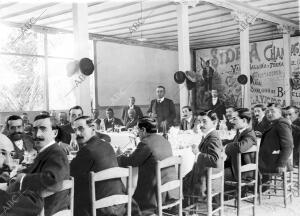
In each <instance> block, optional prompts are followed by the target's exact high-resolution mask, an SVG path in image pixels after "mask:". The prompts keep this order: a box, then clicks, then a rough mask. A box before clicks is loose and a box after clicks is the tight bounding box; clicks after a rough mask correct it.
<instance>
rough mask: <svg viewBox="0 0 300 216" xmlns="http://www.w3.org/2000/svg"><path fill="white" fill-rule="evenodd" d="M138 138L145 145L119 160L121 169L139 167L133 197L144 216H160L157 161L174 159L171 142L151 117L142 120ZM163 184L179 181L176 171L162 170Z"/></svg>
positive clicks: (139, 146)
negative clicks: (158, 213) (158, 131)
mask: <svg viewBox="0 0 300 216" xmlns="http://www.w3.org/2000/svg"><path fill="white" fill-rule="evenodd" d="M138 130H139V132H138V136H139V137H140V139H141V142H140V143H139V144H138V146H137V148H136V150H135V151H134V152H133V153H132V154H131V155H129V156H128V157H127V156H123V155H122V156H120V157H118V162H119V164H120V166H123V167H126V166H133V167H138V168H139V171H138V182H137V187H136V190H135V192H134V194H133V198H134V199H135V200H136V201H137V202H138V204H139V207H140V209H141V210H142V212H143V215H152V214H155V213H157V196H158V195H157V182H156V162H157V161H158V160H163V159H166V158H168V157H171V156H172V155H173V154H172V148H171V144H170V142H169V141H168V140H166V139H165V138H163V137H162V136H160V135H158V134H156V122H155V121H154V120H153V119H150V118H147V117H145V118H142V119H140V120H139V123H138ZM161 176H162V184H163V183H165V182H167V181H170V180H173V179H176V171H175V168H172V167H170V168H166V169H165V170H163V171H162V175H161ZM176 192H177V191H172V192H170V193H168V197H164V198H163V202H164V201H165V199H166V198H174V199H176V198H178V196H176Z"/></svg>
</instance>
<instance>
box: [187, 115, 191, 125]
mask: <svg viewBox="0 0 300 216" xmlns="http://www.w3.org/2000/svg"><path fill="white" fill-rule="evenodd" d="M192 118H193V116H192V115H191V116H190V117H189V118H187V119H186V120H187V121H188V123H191V121H192Z"/></svg>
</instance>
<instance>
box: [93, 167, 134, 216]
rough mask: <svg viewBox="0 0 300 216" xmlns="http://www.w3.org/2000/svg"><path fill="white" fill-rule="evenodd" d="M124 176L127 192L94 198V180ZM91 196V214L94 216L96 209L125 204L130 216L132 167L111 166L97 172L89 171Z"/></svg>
mask: <svg viewBox="0 0 300 216" xmlns="http://www.w3.org/2000/svg"><path fill="white" fill-rule="evenodd" d="M118 178H120V179H121V178H126V180H127V187H126V188H127V194H115V195H111V196H108V197H104V198H102V199H99V200H96V187H95V184H96V182H99V181H105V180H109V179H118ZM90 184H91V197H92V212H93V215H92V216H96V215H97V214H96V212H97V209H100V208H106V207H110V206H113V205H120V204H127V216H131V201H132V167H131V166H129V167H128V168H121V167H113V168H109V169H106V170H102V171H99V172H97V173H94V172H91V173H90Z"/></svg>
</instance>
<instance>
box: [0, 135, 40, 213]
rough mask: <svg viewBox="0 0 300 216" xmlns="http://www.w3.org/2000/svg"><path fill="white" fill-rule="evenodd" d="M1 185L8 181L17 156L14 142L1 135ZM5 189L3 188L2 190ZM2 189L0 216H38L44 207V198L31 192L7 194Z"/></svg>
mask: <svg viewBox="0 0 300 216" xmlns="http://www.w3.org/2000/svg"><path fill="white" fill-rule="evenodd" d="M0 152H1V154H0V183H2V185H3V184H4V185H5V183H6V182H7V181H8V179H9V174H10V172H11V170H12V169H13V163H12V161H13V156H14V154H15V150H14V146H13V144H12V142H11V141H10V140H9V139H8V138H7V137H6V136H5V135H3V134H0ZM2 189H3V188H2ZM2 189H1V188H0V215H7V216H13V215H19V216H36V215H38V214H39V213H40V212H41V210H42V207H43V200H42V198H41V197H40V196H39V195H38V194H36V193H35V192H32V191H30V190H25V191H23V192H16V193H7V192H6V191H4V190H2Z"/></svg>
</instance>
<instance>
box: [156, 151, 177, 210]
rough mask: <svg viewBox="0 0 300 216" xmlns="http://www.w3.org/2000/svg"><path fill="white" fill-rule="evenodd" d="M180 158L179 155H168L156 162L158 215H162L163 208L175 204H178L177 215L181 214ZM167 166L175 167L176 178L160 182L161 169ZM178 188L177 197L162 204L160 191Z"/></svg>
mask: <svg viewBox="0 0 300 216" xmlns="http://www.w3.org/2000/svg"><path fill="white" fill-rule="evenodd" d="M181 164H182V159H181V157H176V156H172V157H168V158H166V159H164V160H162V161H157V164H156V180H157V197H158V200H157V201H158V215H159V216H162V215H163V212H162V211H163V209H167V208H170V207H173V206H176V205H179V216H181V215H182V197H183V196H182V170H181V169H182V167H181ZM168 167H174V168H175V167H177V171H178V172H177V173H178V179H175V180H171V181H169V182H166V183H164V184H162V182H161V171H162V169H164V168H168ZM176 188H178V189H179V199H178V200H176V201H174V202H173V203H170V204H168V205H165V206H163V203H162V193H164V192H167V191H171V190H174V189H176Z"/></svg>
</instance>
